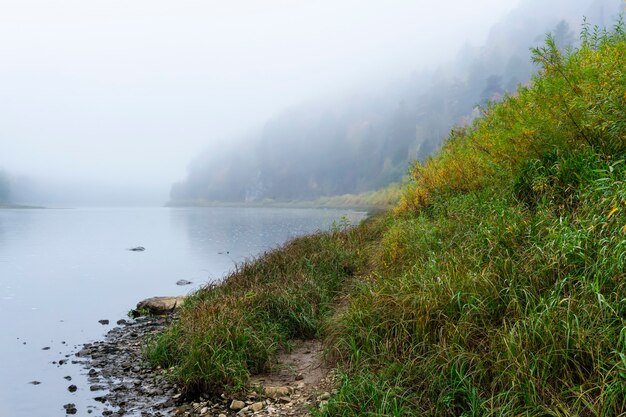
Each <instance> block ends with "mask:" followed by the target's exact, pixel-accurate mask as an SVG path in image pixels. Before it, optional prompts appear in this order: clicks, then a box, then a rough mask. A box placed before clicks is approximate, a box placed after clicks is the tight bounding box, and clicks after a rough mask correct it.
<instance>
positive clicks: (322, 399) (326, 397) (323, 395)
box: [317, 392, 330, 401]
mask: <svg viewBox="0 0 626 417" xmlns="http://www.w3.org/2000/svg"><path fill="white" fill-rule="evenodd" d="M329 398H330V393H329V392H325V393H323V394H322V395H320V396H319V397H317V399H318V400H320V401H326V400H328V399H329Z"/></svg>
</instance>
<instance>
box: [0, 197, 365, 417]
mask: <svg viewBox="0 0 626 417" xmlns="http://www.w3.org/2000/svg"><path fill="white" fill-rule="evenodd" d="M364 216H365V214H364V213H362V212H355V211H347V210H326V209H280V208H81V209H42V210H38V209H34V210H13V209H5V210H0V329H1V332H2V333H1V335H2V336H1V340H0V342H1V343H0V360H1V361H2V365H1V366H0V417H4V416H7V417H8V416H11V417H33V416H40V417H47V416H50V417H55V416H63V415H65V412H64V410H63V405H64V404H66V403H75V404H76V406H77V408H78V414H77V415H85V416H87V415H101V410H102V407H98V404H97V403H95V401H94V400H93V397H95V396H96V393H93V392H89V390H85V389H82V388H79V389H78V391H76V392H74V393H71V392H69V391H68V389H67V388H68V386H69V385H70V384H75V385H77V386H79V387H87V386H88V384H87V382H86V375H85V370H84V369H83V368H82V367H81V366H80V365H79V364H72V362H71V361H72V360H73V359H76V358H74V356H73V354H74V353H75V352H76V351H77V350H78V349H79V348H80V346H81V345H82V344H83V343H85V342H89V341H93V340H97V339H99V338H101V337H102V336H103V335H104V334H105V333H106V332H107V331H108V330H109V329H110V328H111V326H113V325H115V322H116V321H117V320H119V319H123V318H127V317H126V315H127V312H128V311H129V310H130V309H131V308H133V307H134V306H135V304H136V303H137V301H139V300H141V299H144V298H148V297H152V296H157V295H182V294H186V293H189V292H190V291H192V290H193V289H194V288H198V287H199V286H202V285H203V284H206V283H208V282H212V281H215V280H219V279H221V278H222V277H224V276H225V274H227V273H228V271H230V270H232V269H233V267H234V266H235V265H236V264H237V263H240V262H242V261H244V260H246V259H250V258H252V257H254V256H257V255H259V254H261V253H262V252H264V251H266V250H268V249H271V248H274V247H277V246H278V245H280V244H282V243H284V242H285V241H287V240H288V239H290V238H293V237H295V236H299V235H303V234H307V233H311V232H313V231H316V230H324V229H329V228H330V227H331V225H332V224H333V222H345V221H349V222H350V223H352V224H355V223H357V222H359V221H360V220H361V219H363V218H364ZM136 246H143V247H145V249H146V250H145V251H143V252H133V251H129V250H128V249H129V248H132V247H136ZM179 280H187V281H191V282H192V284H190V285H185V286H179V285H177V281H179ZM99 320H109V321H110V324H108V325H103V324H100V323H99ZM59 361H67V363H65V362H62V364H59ZM70 378H71V380H70ZM34 382H36V383H34ZM88 410H92V413H91V414H88Z"/></svg>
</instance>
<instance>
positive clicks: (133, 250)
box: [128, 246, 146, 252]
mask: <svg viewBox="0 0 626 417" xmlns="http://www.w3.org/2000/svg"><path fill="white" fill-rule="evenodd" d="M128 250H129V251H131V252H143V251H145V250H146V248H144V247H143V246H135V247H134V248H130V249H128Z"/></svg>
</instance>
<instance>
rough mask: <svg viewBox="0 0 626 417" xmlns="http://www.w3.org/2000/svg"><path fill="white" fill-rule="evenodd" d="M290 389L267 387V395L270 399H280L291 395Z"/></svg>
mask: <svg viewBox="0 0 626 417" xmlns="http://www.w3.org/2000/svg"><path fill="white" fill-rule="evenodd" d="M290 393H291V391H290V390H289V387H265V395H267V396H268V397H270V398H279V397H284V396H286V395H289V394H290Z"/></svg>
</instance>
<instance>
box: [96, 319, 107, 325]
mask: <svg viewBox="0 0 626 417" xmlns="http://www.w3.org/2000/svg"><path fill="white" fill-rule="evenodd" d="M98 323H100V324H101V325H103V326H104V325H107V324H109V320H107V319H102V320H98Z"/></svg>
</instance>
